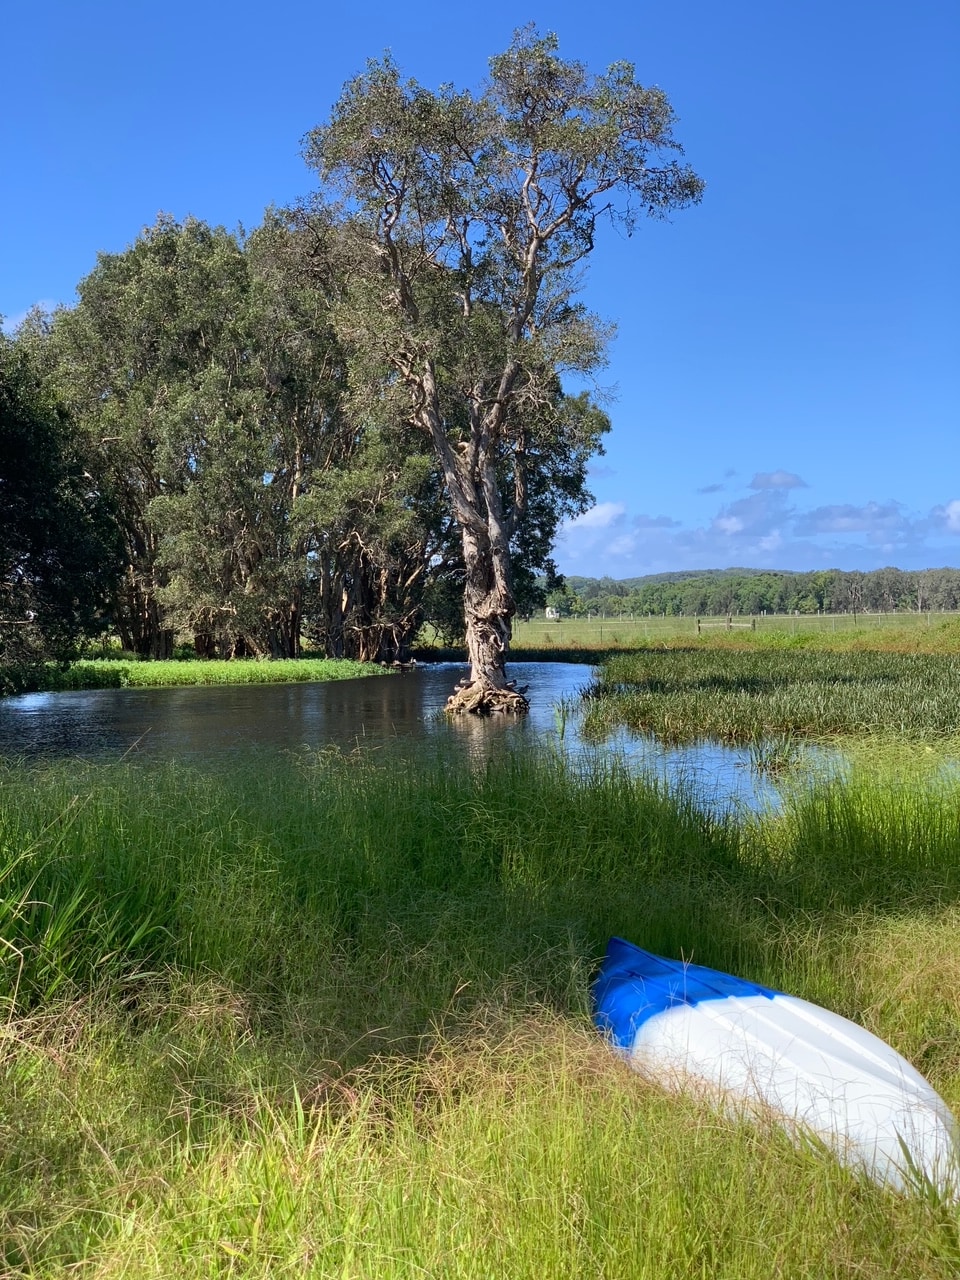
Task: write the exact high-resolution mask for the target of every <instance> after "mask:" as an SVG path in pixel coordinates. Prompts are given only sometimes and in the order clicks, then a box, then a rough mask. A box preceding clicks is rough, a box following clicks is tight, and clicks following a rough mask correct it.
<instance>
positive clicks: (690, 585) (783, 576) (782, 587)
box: [547, 567, 960, 617]
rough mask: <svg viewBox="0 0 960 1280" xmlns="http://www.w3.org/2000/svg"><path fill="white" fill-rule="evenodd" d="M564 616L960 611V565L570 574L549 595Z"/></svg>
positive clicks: (684, 615)
mask: <svg viewBox="0 0 960 1280" xmlns="http://www.w3.org/2000/svg"><path fill="white" fill-rule="evenodd" d="M547 604H548V606H550V607H551V608H554V609H556V610H557V611H558V613H559V614H560V616H572V617H583V616H585V615H586V614H588V613H591V614H596V613H603V614H607V615H612V616H616V615H617V614H620V613H626V614H630V615H632V616H634V617H646V616H651V615H653V616H657V615H666V616H667V617H680V616H682V617H697V616H699V617H710V616H718V615H719V616H723V615H727V614H746V615H749V616H753V615H759V614H763V613H808V614H809V613H850V614H857V613H904V612H906V613H910V612H912V613H918V612H919V613H922V612H927V611H953V610H960V569H950V568H943V569H920V570H914V571H909V570H903V569H894V568H890V567H888V568H884V569H874V570H872V571H870V572H861V571H859V570H849V571H847V570H842V569H825V570H816V571H814V572H810V573H788V572H772V571H753V572H737V571H723V572H714V573H704V574H699V575H689V574H686V575H683V577H680V578H678V579H674V580H670V579H669V578H666V579H665V578H664V576H663V575H657V577H656V578H655V579H652V580H648V581H645V580H644V579H642V578H641V579H628V580H625V581H619V582H618V581H615V580H614V579H612V578H583V577H571V578H569V579H567V581H566V582H565V583H564V584H563V586H562V587H560V588H558V589H553V590H551V591H550V592H548V594H547Z"/></svg>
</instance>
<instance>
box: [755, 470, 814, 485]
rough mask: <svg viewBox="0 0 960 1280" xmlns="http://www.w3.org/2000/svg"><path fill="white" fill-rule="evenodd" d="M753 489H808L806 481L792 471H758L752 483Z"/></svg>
mask: <svg viewBox="0 0 960 1280" xmlns="http://www.w3.org/2000/svg"><path fill="white" fill-rule="evenodd" d="M749 487H750V488H751V489H807V488H809V486H808V484H807V482H806V480H801V478H800V477H799V476H796V475H794V474H793V472H792V471H758V472H757V473H756V475H755V476H754V477H753V479H752V480H751V481H750V485H749Z"/></svg>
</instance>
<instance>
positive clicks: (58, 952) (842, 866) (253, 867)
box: [0, 752, 960, 1280]
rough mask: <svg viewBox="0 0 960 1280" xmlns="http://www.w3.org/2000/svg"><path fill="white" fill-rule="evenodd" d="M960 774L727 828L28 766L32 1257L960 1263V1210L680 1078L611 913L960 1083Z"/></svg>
mask: <svg viewBox="0 0 960 1280" xmlns="http://www.w3.org/2000/svg"><path fill="white" fill-rule="evenodd" d="M958 801H960V784H958V783H957V782H956V781H954V780H952V779H951V778H950V777H949V776H938V777H936V778H933V777H930V776H919V775H918V776H917V777H916V778H915V779H914V780H913V781H912V782H909V784H907V783H905V781H904V779H902V778H901V779H900V780H899V783H898V785H897V786H896V787H893V786H891V785H889V784H887V783H886V782H885V781H884V780H883V778H882V777H880V776H878V775H877V774H875V773H870V772H867V773H864V774H863V776H860V775H859V774H858V773H856V772H855V773H854V774H853V775H852V776H850V777H848V778H845V779H840V780H835V781H834V782H832V783H830V784H829V785H826V786H824V787H822V788H819V789H817V790H815V791H808V790H804V789H803V788H802V787H799V786H798V787H797V789H796V790H795V792H794V793H793V794H791V795H789V796H788V798H787V800H786V803H785V805H784V808H783V810H782V811H781V812H780V813H778V814H767V815H764V816H762V817H756V818H752V819H747V818H743V819H734V818H733V817H729V816H728V817H724V818H718V817H716V816H711V815H710V814H708V813H705V812H702V811H701V810H700V809H699V808H698V806H697V805H696V804H695V803H694V801H693V799H692V798H689V797H684V796H682V795H680V796H677V795H674V794H671V793H669V792H668V791H667V790H666V789H665V788H664V787H662V786H661V785H659V784H656V783H654V782H650V781H646V780H643V779H636V778H631V777H629V776H628V775H627V774H626V773H624V772H623V771H620V770H618V769H616V768H613V767H609V768H599V767H598V768H595V769H593V770H592V771H587V772H583V771H580V770H578V769H576V768H574V767H573V766H571V765H569V764H567V763H565V762H564V761H563V760H562V759H561V758H560V757H558V756H556V755H553V756H550V755H547V756H540V757H533V758H531V757H527V756H525V757H508V758H504V759H502V760H499V761H497V762H495V763H492V764H489V765H486V766H479V765H476V764H473V765H471V764H468V763H463V762H461V763H455V762H453V761H451V760H450V759H448V758H446V757H443V756H430V755H424V756H423V758H421V759H420V760H418V761H417V762H415V764H411V763H410V761H409V760H407V761H403V760H400V759H393V758H390V757H384V758H382V759H379V760H375V759H373V758H371V757H367V756H351V757H344V756H341V755H339V754H337V753H332V752H325V753H320V754H316V753H303V754H300V755H297V756H291V755H287V756H279V755H278V756H275V757H270V756H266V755H260V756H258V757H257V758H256V759H251V760H249V761H248V762H246V763H245V764H241V765H237V764H236V763H234V764H233V766H232V767H231V769H230V770H229V771H227V770H226V769H224V770H222V771H217V770H213V769H211V770H206V771H202V772H200V771H196V770H189V769H186V768H184V767H180V766H176V765H170V766H167V767H166V768H161V769H153V768H152V769H151V770H150V771H149V772H147V771H146V770H145V769H141V768H139V767H136V766H133V765H108V766H104V765H81V764H65V765H58V766H44V767H37V768H31V769H14V768H7V769H5V770H4V771H3V772H2V774H0V846H2V848H3V851H4V852H3V866H4V872H3V874H4V882H3V886H2V891H3V900H4V902H5V904H6V906H5V912H6V914H5V917H4V919H3V922H2V927H0V937H2V938H3V940H4V941H3V944H2V947H3V957H2V960H3V968H2V974H0V999H2V1002H3V1008H4V1011H5V1012H4V1015H3V1022H2V1034H0V1066H2V1075H0V1271H3V1273H4V1274H10V1275H18V1274H19V1275H24V1276H26V1275H30V1276H55V1275H56V1276H60V1275H66V1274H68V1273H70V1274H72V1273H73V1270H74V1269H80V1272H81V1273H84V1272H85V1273H86V1274H89V1275H93V1276H104V1277H106V1276H121V1275H123V1276H141V1275H142V1276H147V1275H153V1276H169V1275H176V1276H181V1275H182V1276H187V1277H193V1276H197V1277H200V1276H204V1277H205V1276H210V1275H231V1274H234V1275H245V1276H246V1275H253V1276H261V1275H262V1276H278V1275H279V1276H284V1275H289V1276H317V1277H320V1276H332V1275H335V1276H356V1277H368V1276H369V1277H393V1276H397V1277H399V1276H404V1277H406V1276H411V1277H412V1276H422V1275H424V1274H426V1275H437V1276H443V1275H456V1276H466V1277H477V1278H478V1280H479V1278H480V1277H488V1276H511V1277H513V1276H517V1277H525V1276H531V1277H532V1276H538V1277H552V1276H558V1277H559V1276H570V1275H584V1276H609V1277H621V1276H631V1277H632V1276H640V1277H643V1276H649V1277H651V1278H654V1277H656V1278H657V1280H659V1278H660V1277H673V1276H676V1277H678V1278H679V1277H686V1276H689V1275H704V1276H711V1277H712V1276H730V1277H734V1276H736V1277H747V1278H750V1277H758V1278H759V1277H764V1280H766V1277H769V1276H771V1275H784V1276H810V1277H814V1276H823V1275H838V1276H847V1275H849V1276H854V1275H856V1276H863V1275H866V1276H876V1277H880V1276H889V1275H897V1276H907V1277H913V1276H918V1277H919V1276H931V1277H932V1276H938V1277H939V1276H943V1277H946V1276H949V1275H954V1274H956V1268H957V1265H958V1258H960V1254H958V1249H957V1222H956V1217H955V1215H953V1214H952V1213H951V1212H949V1211H946V1210H942V1209H937V1208H935V1207H932V1206H930V1205H925V1204H924V1203H922V1202H920V1201H918V1200H908V1199H900V1198H897V1197H894V1196H892V1195H890V1194H888V1193H885V1192H883V1191H881V1190H879V1189H877V1188H875V1187H872V1186H870V1185H868V1184H864V1183H861V1182H860V1181H858V1180H857V1179H856V1178H854V1177H853V1176H852V1175H851V1174H850V1173H848V1172H846V1171H844V1170H843V1169H841V1168H840V1167H839V1166H838V1165H836V1164H834V1163H833V1162H832V1161H830V1160H829V1159H827V1158H825V1157H824V1156H822V1155H820V1154H817V1153H815V1152H812V1151H807V1150H798V1149H795V1148H794V1147H793V1146H792V1145H791V1144H790V1143H789V1141H788V1140H787V1139H786V1138H785V1137H784V1136H783V1135H782V1134H780V1133H779V1132H778V1131H776V1130H775V1129H773V1130H770V1131H767V1130H765V1129H763V1128H757V1127H752V1126H746V1125H739V1124H737V1123H736V1122H734V1121H732V1120H730V1119H728V1118H725V1117H722V1116H719V1115H717V1114H716V1113H714V1112H712V1111H711V1110H710V1109H709V1107H708V1106H706V1105H705V1104H704V1103H702V1102H700V1101H697V1100H695V1099H682V1098H677V1097H673V1096H668V1095H666V1094H663V1093H661V1092H659V1091H657V1090H656V1089H654V1088H652V1087H650V1086H649V1085H646V1084H644V1083H643V1082H642V1081H640V1080H639V1079H638V1078H636V1077H634V1076H632V1075H631V1074H630V1073H629V1072H628V1071H626V1070H625V1069H623V1068H622V1067H621V1065H620V1064H619V1063H618V1062H617V1060H616V1059H615V1058H614V1057H613V1056H612V1055H610V1054H609V1053H608V1051H607V1050H606V1049H605V1047H604V1046H603V1045H602V1043H600V1042H599V1040H598V1037H597V1036H596V1033H595V1032H594V1031H593V1029H592V1027H591V1025H590V1022H589V1017H588V1005H589V998H588V987H589V981H590V978H591V976H592V973H593V971H594V968H595V965H596V963H597V961H598V959H599V957H600V955H601V954H602V951H603V948H604V945H605V943H606V940H607V938H608V937H609V935H610V934H611V933H620V934H623V935H626V936H628V937H631V938H633V939H634V940H636V941H637V942H640V943H642V944H643V945H646V946H649V947H651V948H652V949H654V950H659V951H663V952H666V953H668V954H671V955H675V956H680V955H684V956H686V957H688V958H692V959H695V960H697V961H701V962H703V963H707V964H714V965H717V966H719V967H722V968H725V969H733V970H735V971H737V972H740V973H743V974H745V975H747V976H750V977H753V978H755V979H757V980H760V981H763V982H766V983H769V984H771V985H774V986H778V987H782V988H785V989H788V990H791V991H793V992H795V993H797V994H800V995H804V996H807V997H808V998H811V999H814V1000H817V1001H819V1002H821V1003H824V1004H827V1005H829V1006H830V1007H832V1008H835V1009H837V1010H838V1011H839V1012H841V1013H844V1014H847V1015H848V1016H853V1017H855V1018H857V1019H859V1020H860V1021H862V1022H864V1023H865V1024H866V1025H867V1026H869V1027H870V1028H871V1029H872V1030H874V1031H876V1032H878V1033H879V1034H881V1035H883V1036H885V1037H886V1038H888V1039H890V1040H891V1042H892V1043H894V1044H895V1046H896V1047H897V1048H898V1049H900V1050H901V1052H904V1053H906V1054H907V1055H908V1056H910V1057H911V1058H912V1059H913V1060H914V1061H915V1062H916V1063H917V1065H919V1066H920V1067H921V1069H922V1070H924V1071H925V1072H926V1074H928V1076H929V1077H930V1078H931V1080H932V1082H933V1083H934V1084H935V1086H936V1087H938V1088H939V1089H940V1090H941V1091H942V1092H943V1093H944V1095H945V1096H946V1097H947V1099H948V1101H950V1102H952V1104H953V1105H954V1106H957V1104H958V1102H960V942H958V941H957V939H958V938H960V930H958V925H960V905H958V904H960V827H958V822H960V819H958V816H957V815H958V813H960V805H958Z"/></svg>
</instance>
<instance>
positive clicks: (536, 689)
mask: <svg viewBox="0 0 960 1280" xmlns="http://www.w3.org/2000/svg"><path fill="white" fill-rule="evenodd" d="M465 672H466V668H465V667H460V666H458V665H456V664H449V663H443V664H438V665H436V666H426V667H420V668H418V669H417V670H415V671H411V672H407V673H403V674H399V675H390V676H374V677H367V678H362V679H359V680H339V681H333V682H330V683H325V684H274V685H218V686H212V687H190V688H177V689H100V690H95V691H84V692H72V693H37V694H25V695H23V696H22V697H18V698H6V699H3V700H2V701H0V756H6V757H15V758H20V759H27V760H37V759H56V758H58V757H84V758H105V759H120V758H121V757H124V756H125V757H127V758H134V759H136V758H140V759H144V758H146V759H149V758H150V757H162V758H177V759H185V760H198V761H199V760H206V759H211V758H214V757H222V756H223V755H224V754H225V753H230V752H237V751H246V750H250V749H253V748H278V747H281V748H298V747H310V748H320V747H325V746H336V747H339V748H340V749H341V750H344V751H350V750H353V749H354V748H356V747H367V748H371V749H377V750H401V751H414V750H421V749H423V747H424V745H429V744H431V743H432V744H435V745H436V746H437V748H438V749H440V750H446V749H453V750H456V751H461V752H465V753H466V754H468V755H470V756H473V757H477V758H483V757H484V756H485V755H486V754H488V753H489V752H490V751H491V750H502V749H504V748H507V749H520V750H523V749H525V748H526V747H528V746H530V745H533V744H534V743H537V742H541V743H548V744H553V745H554V746H557V747H562V749H563V750H564V751H565V752H567V753H569V754H571V755H573V756H574V757H578V758H581V759H584V760H587V759H591V758H595V757H606V758H609V757H610V756H611V755H615V756H617V757H619V758H621V759H623V760H624V761H626V762H628V763H629V765H630V767H631V768H635V769H645V770H648V771H652V772H655V773H657V774H659V775H661V776H664V777H668V778H671V779H677V778H681V777H682V779H683V780H684V782H685V783H687V784H688V785H691V786H693V787H695V788H696V790H697V792H698V794H699V795H700V796H701V797H702V799H703V801H704V803H707V804H709V805H711V806H719V807H726V806H727V805H730V804H748V805H750V806H751V807H756V806H757V805H762V804H768V803H775V802H776V792H775V790H774V789H773V788H772V787H771V786H770V785H769V783H767V782H765V781H764V780H763V779H761V778H758V776H757V775H756V774H755V773H753V772H752V771H751V770H750V769H749V768H748V767H747V765H748V761H749V757H748V754H747V753H746V752H745V751H739V750H735V749H732V748H728V747H722V746H715V745H701V746H697V747H687V748H683V749H670V750H667V749H666V748H663V747H661V746H660V745H658V744H657V743H656V742H655V741H654V740H653V739H650V738H645V737H640V736H636V735H632V734H629V733H626V732H621V733H618V734H616V735H614V736H613V737H611V738H610V739H608V740H607V742H605V743H604V744H603V746H601V747H597V746H593V745H590V744H588V743H585V742H584V741H583V740H582V739H581V738H580V736H579V733H578V731H577V718H576V716H572V717H567V718H566V720H565V722H563V723H562V724H561V718H560V717H559V716H558V714H557V711H556V706H557V704H558V703H559V702H560V700H561V699H566V700H568V701H575V700H576V698H577V695H578V694H579V692H580V690H581V689H583V688H584V687H585V686H586V685H587V684H588V683H589V680H590V674H591V668H590V667H588V666H583V665H580V664H577V663H560V662H531V663H513V664H512V665H511V674H512V675H513V676H515V677H516V678H517V679H518V681H519V683H520V684H521V685H524V684H525V685H528V686H529V693H528V696H529V698H530V701H531V713H530V715H529V716H527V717H524V718H523V719H520V720H514V719H512V718H510V717H506V716H503V717H491V718H489V719H483V720H481V719H478V718H476V717H474V716H458V717H456V719H454V720H451V721H448V720H447V719H446V718H445V717H444V716H442V715H441V714H440V713H441V711H442V708H443V705H444V703H445V702H446V699H447V695H448V694H449V693H450V691H451V689H452V687H453V685H454V683H455V682H456V680H457V679H459V677H460V675H461V674H464V673H465Z"/></svg>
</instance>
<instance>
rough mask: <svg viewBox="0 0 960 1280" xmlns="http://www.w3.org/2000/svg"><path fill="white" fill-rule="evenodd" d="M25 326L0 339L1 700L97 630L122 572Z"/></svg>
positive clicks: (76, 444)
mask: <svg viewBox="0 0 960 1280" xmlns="http://www.w3.org/2000/svg"><path fill="white" fill-rule="evenodd" d="M39 340H40V334H38V333H37V332H35V331H34V329H33V327H32V325H29V324H28V325H27V326H25V327H24V329H23V330H22V332H21V335H20V338H19V340H17V341H14V340H11V339H9V338H7V337H5V336H4V335H2V334H0V671H2V675H0V692H4V691H5V689H9V688H11V687H13V688H16V687H18V686H19V685H22V684H23V683H24V682H25V681H26V680H28V679H29V678H30V674H29V673H30V671H31V670H32V669H35V668H36V666H37V664H38V663H41V662H43V661H44V660H47V659H51V658H53V659H63V658H66V657H68V656H69V655H70V654H71V653H72V652H73V651H74V648H75V646H76V643H77V641H78V640H79V639H80V638H81V637H83V636H85V635H91V634H94V633H96V632H97V631H99V630H100V629H101V627H102V626H103V619H104V610H105V607H106V605H107V602H108V599H109V597H110V594H111V592H112V590H113V587H114V585H115V583H116V580H117V576H118V574H119V572H120V568H121V559H120V548H119V536H118V531H117V528H116V524H115V521H114V512H113V509H112V507H111V505H110V503H109V501H108V500H107V498H106V497H105V495H104V494H103V493H102V492H101V491H100V490H99V488H98V486H97V484H96V482H95V480H94V479H93V477H92V476H91V475H90V474H89V472H88V471H87V470H86V462H85V456H84V450H83V447H82V443H81V441H80V440H79V439H78V436H77V433H76V431H75V430H74V428H73V424H72V422H71V420H70V419H69V417H68V416H67V414H66V413H65V412H64V409H63V407H62V405H61V404H59V403H58V402H57V401H56V400H55V399H54V398H53V397H52V396H50V395H49V394H48V393H47V392H46V391H45V390H44V388H43V378H42V370H41V367H40V364H39V361H38V360H37V357H36V350H35V347H36V345H37V342H38V341H39Z"/></svg>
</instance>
